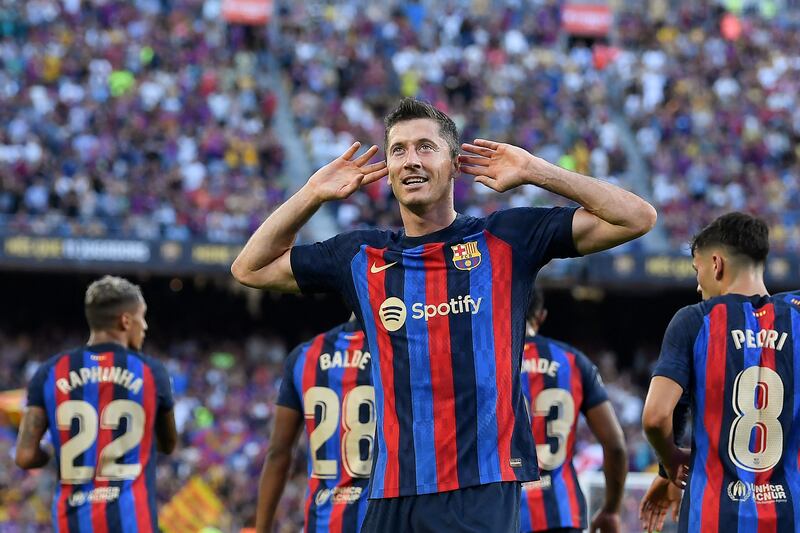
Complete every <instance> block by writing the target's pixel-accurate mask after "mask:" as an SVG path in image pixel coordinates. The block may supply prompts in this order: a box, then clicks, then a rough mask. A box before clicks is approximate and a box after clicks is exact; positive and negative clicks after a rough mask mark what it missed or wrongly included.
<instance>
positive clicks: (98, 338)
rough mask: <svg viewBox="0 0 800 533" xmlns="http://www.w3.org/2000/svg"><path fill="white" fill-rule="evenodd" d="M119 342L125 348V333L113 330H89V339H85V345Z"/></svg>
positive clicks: (126, 342) (126, 341)
mask: <svg viewBox="0 0 800 533" xmlns="http://www.w3.org/2000/svg"><path fill="white" fill-rule="evenodd" d="M108 343H112V344H119V345H120V346H123V347H125V348H127V347H128V340H127V339H126V338H125V334H124V333H122V332H120V333H117V332H115V331H91V332H89V340H88V341H86V345H87V346H94V345H95V344H108Z"/></svg>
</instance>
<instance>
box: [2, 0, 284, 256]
mask: <svg viewBox="0 0 800 533" xmlns="http://www.w3.org/2000/svg"><path fill="white" fill-rule="evenodd" d="M3 4H4V6H3V7H4V9H1V10H0V58H1V59H0V61H2V64H3V68H2V69H0V101H1V102H2V105H0V117H2V120H1V121H0V122H1V123H2V125H0V184H1V186H0V225H1V226H2V228H3V229H4V230H5V231H6V232H14V233H28V234H51V235H53V234H54V235H59V236H96V237H100V236H109V237H121V236H125V237H136V238H147V239H162V238H163V239H174V240H187V239H210V240H214V241H233V242H241V241H242V240H244V239H245V238H246V237H247V235H248V234H249V233H250V232H251V231H252V229H253V228H254V227H255V226H257V225H258V223H259V222H260V221H261V220H262V219H263V218H264V217H265V216H266V213H268V211H269V209H270V208H271V207H272V206H274V205H275V204H276V203H279V202H280V201H281V200H282V199H283V186H282V184H281V180H280V179H279V178H280V173H281V169H282V165H283V158H284V156H283V150H282V148H281V145H280V143H279V142H278V141H277V140H276V137H275V134H274V132H273V131H272V129H271V127H270V122H271V117H272V114H273V112H274V110H275V105H276V100H275V96H274V94H273V92H272V91H271V90H270V89H269V87H268V82H267V79H266V74H265V72H266V69H265V68H264V67H263V60H264V57H263V47H261V53H258V52H255V51H254V50H255V49H256V48H257V47H255V46H254V45H253V43H254V42H255V40H257V39H258V37H257V36H256V35H255V34H254V32H252V31H250V30H249V29H247V28H244V27H230V26H227V25H225V24H224V22H223V21H222V19H221V18H220V17H219V6H218V5H217V8H216V10H215V9H214V5H215V4H214V3H213V2H197V1H188V0H187V1H180V2H160V1H138V2H128V1H117V0H115V1H110V2H61V1H58V0H35V1H31V2H23V3H17V2H3ZM217 4H218V3H217Z"/></svg>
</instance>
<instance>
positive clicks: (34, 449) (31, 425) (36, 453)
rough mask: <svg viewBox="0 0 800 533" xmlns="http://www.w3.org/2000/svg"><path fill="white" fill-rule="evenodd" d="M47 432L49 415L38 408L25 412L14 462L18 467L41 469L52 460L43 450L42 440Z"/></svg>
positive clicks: (33, 407) (34, 407) (32, 407)
mask: <svg viewBox="0 0 800 533" xmlns="http://www.w3.org/2000/svg"><path fill="white" fill-rule="evenodd" d="M46 431H47V413H46V412H45V410H44V409H43V408H41V407H38V406H31V407H28V408H27V409H26V410H25V414H24V415H23V416H22V422H20V425H19V436H18V437H17V453H16V456H15V457H14V462H16V463H17V466H19V467H20V468H24V469H26V470H29V469H31V468H41V467H43V466H44V465H46V464H47V462H48V461H49V460H50V456H49V455H48V454H47V452H45V451H44V450H43V449H42V446H41V440H42V437H44V434H45V432H46Z"/></svg>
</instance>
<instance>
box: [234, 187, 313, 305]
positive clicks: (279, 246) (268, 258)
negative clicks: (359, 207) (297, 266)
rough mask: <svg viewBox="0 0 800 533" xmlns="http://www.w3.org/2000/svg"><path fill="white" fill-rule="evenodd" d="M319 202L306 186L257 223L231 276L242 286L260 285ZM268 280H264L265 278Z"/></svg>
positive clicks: (237, 258)
mask: <svg viewBox="0 0 800 533" xmlns="http://www.w3.org/2000/svg"><path fill="white" fill-rule="evenodd" d="M321 205H322V201H321V200H319V199H318V197H317V195H316V194H314V191H313V188H312V187H311V186H309V185H308V184H307V185H305V186H303V188H301V189H300V190H299V191H297V192H296V193H295V194H293V195H292V197H291V198H289V199H288V200H287V201H286V202H284V203H283V204H282V205H281V206H280V207H278V209H276V210H275V211H274V212H273V213H272V214H271V215H270V216H269V217H267V219H266V220H265V221H264V222H263V223H262V224H261V226H260V227H259V228H258V229H257V230H256V232H255V233H253V235H252V236H251V237H250V239H249V240H248V241H247V244H245V246H244V248H242V251H241V252H239V255H238V256H237V257H236V259H235V260H234V262H233V264H232V265H231V273H232V274H233V277H234V278H236V280H237V281H239V282H240V283H242V284H244V285H249V286H257V287H259V288H277V289H280V287H269V286H266V287H264V286H262V285H261V283H263V280H264V279H265V276H264V275H263V274H264V272H263V271H264V270H266V269H269V267H270V265H271V264H272V263H273V262H275V261H276V260H277V259H278V258H280V257H281V256H282V255H284V254H285V253H286V252H287V251H288V250H290V249H291V247H292V245H293V244H294V241H295V238H296V237H297V233H298V232H299V231H300V228H302V227H303V226H304V225H305V224H306V222H308V220H309V219H310V218H311V217H312V216H313V215H314V213H316V212H317V210H318V209H319V208H320V206H321ZM266 279H268V277H267V278H266Z"/></svg>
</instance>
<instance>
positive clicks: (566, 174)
mask: <svg viewBox="0 0 800 533" xmlns="http://www.w3.org/2000/svg"><path fill="white" fill-rule="evenodd" d="M527 181H529V182H530V183H531V184H533V185H536V186H537V187H541V188H543V189H546V190H548V191H550V192H553V193H555V194H558V195H560V196H563V197H565V198H568V199H570V200H572V201H573V202H576V203H578V204H580V205H581V206H582V207H583V208H584V209H586V210H587V211H589V212H590V213H592V214H593V215H595V216H596V217H598V218H600V219H602V220H604V221H605V222H608V223H609V224H612V225H614V226H619V227H623V228H627V229H629V230H630V232H631V235H632V237H631V238H635V237H638V236H641V235H644V234H645V233H647V232H648V231H650V230H651V229H652V228H653V226H654V225H655V223H656V210H655V208H654V207H653V206H652V205H650V204H649V203H648V202H646V201H645V200H643V199H642V198H640V197H638V196H637V195H635V194H633V193H632V192H630V191H626V190H625V189H623V188H621V187H617V186H616V185H612V184H611V183H608V182H605V181H602V180H599V179H597V178H592V177H589V176H584V175H582V174H578V173H577V172H572V171H569V170H566V169H564V168H561V167H559V166H558V165H554V164H552V163H549V162H547V161H545V160H544V159H541V158H539V157H536V156H533V155H531V163H530V164H529V165H528V176H527Z"/></svg>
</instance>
